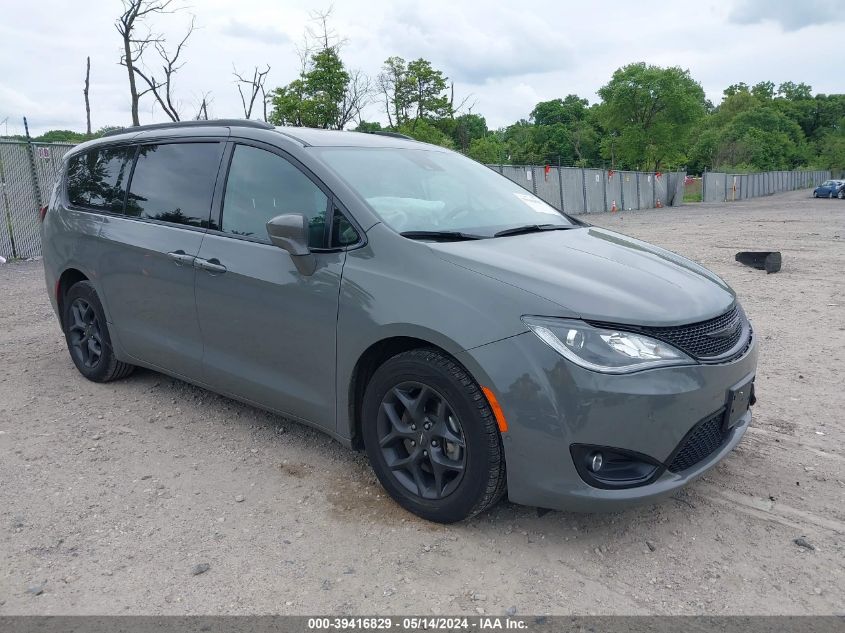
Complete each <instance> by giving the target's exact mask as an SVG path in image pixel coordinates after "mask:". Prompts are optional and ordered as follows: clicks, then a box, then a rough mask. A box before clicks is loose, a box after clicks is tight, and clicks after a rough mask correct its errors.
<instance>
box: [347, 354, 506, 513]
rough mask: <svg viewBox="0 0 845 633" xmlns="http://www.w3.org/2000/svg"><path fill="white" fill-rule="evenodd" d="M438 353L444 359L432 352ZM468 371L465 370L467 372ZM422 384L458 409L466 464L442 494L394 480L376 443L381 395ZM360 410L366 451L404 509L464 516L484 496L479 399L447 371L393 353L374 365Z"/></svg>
mask: <svg viewBox="0 0 845 633" xmlns="http://www.w3.org/2000/svg"><path fill="white" fill-rule="evenodd" d="M436 358H443V357H442V356H439V355H438V356H436ZM468 375H469V374H467V376H468ZM406 381H416V382H422V383H425V384H426V385H427V386H429V387H431V388H432V389H434V390H435V391H437V392H438V393H439V394H440V395H441V396H442V397H444V398H445V399H446V400H447V401H448V402H449V404H450V406H451V407H452V410H453V411H454V412H455V414H457V416H458V420H459V421H460V424H461V428H462V430H463V434H464V442H465V443H466V449H465V450H466V466H465V470H464V474H463V478H462V480H461V482H460V484H459V485H458V488H457V489H456V490H455V491H454V492H452V493H451V494H450V495H448V496H447V497H445V498H444V499H436V500H435V499H423V498H422V497H419V496H417V495H414V494H413V493H411V492H410V491H408V490H407V489H406V488H405V487H404V486H403V485H402V484H401V483H400V482H399V481H397V480H396V479H395V477H394V476H393V474H392V471H391V470H390V469H389V468H388V466H387V463H386V461H385V459H384V456H383V455H382V452H381V448H380V447H379V437H378V429H377V423H376V420H377V416H378V413H379V408H380V406H381V402H382V399H383V398H384V397H385V395H387V393H388V392H389V391H390V389H392V388H393V387H395V386H396V385H398V384H400V383H402V382H406ZM361 415H362V418H361V419H362V424H361V427H362V428H361V430H362V436H363V440H364V446H365V448H366V451H367V455H368V457H369V459H370V463H371V464H372V467H373V470H374V471H375V473H376V476H377V477H378V478H379V481H380V482H381V484H382V486H384V488H385V489H386V490H387V492H388V493H389V494H390V495H391V497H393V498H394V499H395V500H396V501H397V502H398V503H399V504H400V505H401V506H402V507H403V508H405V509H406V510H409V511H410V512H413V513H414V514H417V515H419V516H422V517H423V518H426V519H429V520H432V521H437V522H440V523H452V522H455V521H460V520H461V519H464V518H466V517H467V516H469V515H470V513H471V512H472V511H473V509H474V508H475V506H476V505H477V503H478V502H479V500H480V499H481V498H482V497H483V496H484V493H485V490H486V487H487V481H488V479H489V476H490V475H489V473H490V468H491V464H490V459H489V452H488V451H489V444H488V442H489V437H488V431H487V429H486V428H485V423H484V420H483V418H482V416H481V411H480V410H479V407H478V403H477V402H475V401H473V400H472V399H471V398H470V395H469V394H468V393H467V391H466V390H465V389H464V386H463V385H461V384H460V383H459V382H458V381H457V379H456V378H454V377H453V376H452V375H451V374H450V373H449V370H448V369H447V368H445V367H442V366H441V365H439V364H437V363H436V362H435V363H430V362H424V361H422V360H417V359H412V358H399V357H394V358H392V359H390V360H388V361H387V362H386V363H385V364H384V365H382V366H381V367H380V368H379V369H378V370H376V372H375V374H374V375H373V377H372V379H371V380H370V383H369V385H368V386H367V389H366V392H365V395H364V401H363V406H362V409H361Z"/></svg>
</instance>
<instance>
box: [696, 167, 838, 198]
mask: <svg viewBox="0 0 845 633" xmlns="http://www.w3.org/2000/svg"><path fill="white" fill-rule="evenodd" d="M830 177H831V176H830V171H762V172H756V173H753V174H726V173H722V172H715V171H711V172H705V173H704V174H702V176H701V200H702V202H734V201H736V200H745V199H747V198H757V197H759V196H768V195H771V194H774V193H781V192H784V191H794V190H796V189H810V188H813V187H815V186H817V185H819V184H821V183H822V182H824V181H825V180H828V179H829V178H830Z"/></svg>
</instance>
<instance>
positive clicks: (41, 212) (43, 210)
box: [38, 204, 47, 222]
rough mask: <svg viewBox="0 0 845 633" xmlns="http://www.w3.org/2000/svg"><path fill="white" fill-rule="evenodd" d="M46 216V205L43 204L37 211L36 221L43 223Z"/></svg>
mask: <svg viewBox="0 0 845 633" xmlns="http://www.w3.org/2000/svg"><path fill="white" fill-rule="evenodd" d="M45 215H47V205H46V204H45V205H44V206H43V207H41V209H40V210H39V211H38V221H39V222H43V221H44V216H45Z"/></svg>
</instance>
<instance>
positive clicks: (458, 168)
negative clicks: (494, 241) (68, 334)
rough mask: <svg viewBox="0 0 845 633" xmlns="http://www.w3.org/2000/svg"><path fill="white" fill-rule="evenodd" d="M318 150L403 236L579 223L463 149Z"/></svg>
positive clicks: (491, 232) (489, 232) (488, 233)
mask: <svg viewBox="0 0 845 633" xmlns="http://www.w3.org/2000/svg"><path fill="white" fill-rule="evenodd" d="M314 150H315V151H317V152H319V156H320V157H321V158H322V159H323V161H324V162H325V163H326V164H327V165H328V166H329V167H330V168H331V169H332V170H333V171H334V172H335V173H336V174H337V175H338V176H339V177H340V178H342V179H343V180H344V181H345V182H346V183H347V184H348V185H349V186H350V187H351V188H352V189H354V190H355V191H356V192H357V193H358V194H359V195H360V196H361V197H362V198H363V199H364V200H365V201H366V202H367V204H368V205H369V206H370V207H371V208H372V210H373V211H374V212H375V213H376V215H378V216H379V217H380V218H381V219H382V220H383V221H384V223H385V224H387V225H388V226H390V227H391V228H392V229H393V230H395V231H397V232H399V233H405V232H414V231H455V232H460V233H466V234H473V235H477V236H482V237H490V236H493V235H494V234H495V233H497V232H499V231H501V230H503V229H508V228H515V227H520V226H526V225H542V226H546V225H552V226H574V225H576V222H575V221H574V220H571V219H570V218H568V217H567V216H565V215H564V214H562V213H561V212H560V211H558V210H557V209H555V208H554V207H552V206H550V205H548V204H547V203H545V202H543V201H542V200H541V199H540V198H538V197H537V196H535V195H533V194H532V193H530V192H528V191H526V190H525V189H523V188H522V187H520V186H519V185H517V184H515V183H513V182H511V181H510V180H508V179H506V178H503V177H502V176H500V175H499V174H497V173H496V172H494V171H493V170H491V169H489V168H488V167H485V166H484V165H482V164H480V163H477V162H475V161H474V160H471V159H469V158H465V157H464V156H461V155H460V154H455V153H453V152H439V151H428V150H418V149H396V148H363V147H342V148H341V147H326V148H314Z"/></svg>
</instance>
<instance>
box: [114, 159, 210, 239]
mask: <svg viewBox="0 0 845 633" xmlns="http://www.w3.org/2000/svg"><path fill="white" fill-rule="evenodd" d="M222 150H223V148H222V143H168V144H161V145H141V147H140V148H139V150H138V160H137V162H136V163H135V171H134V172H133V174H132V183H131V184H130V185H129V196H128V198H127V200H126V215H130V216H132V217H136V218H147V219H150V220H160V221H162V222H173V223H174V224H184V225H187V226H196V227H203V228H205V227H208V218H209V214H210V212H211V198H212V196H213V194H214V181H215V179H216V178H217V169H218V167H219V166H220V155H221V152H222Z"/></svg>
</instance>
